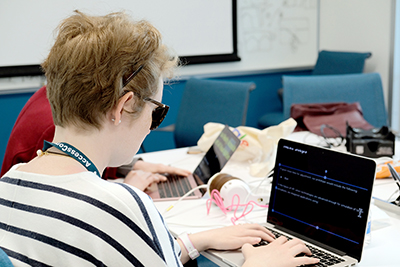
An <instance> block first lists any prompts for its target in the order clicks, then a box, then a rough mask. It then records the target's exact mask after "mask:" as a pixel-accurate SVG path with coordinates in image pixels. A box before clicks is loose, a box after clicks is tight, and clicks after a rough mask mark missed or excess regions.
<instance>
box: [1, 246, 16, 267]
mask: <svg viewBox="0 0 400 267" xmlns="http://www.w3.org/2000/svg"><path fill="white" fill-rule="evenodd" d="M0 266H1V267H13V266H14V265H13V264H12V263H11V261H10V259H9V258H8V255H7V254H6V253H5V252H4V250H2V249H1V248H0Z"/></svg>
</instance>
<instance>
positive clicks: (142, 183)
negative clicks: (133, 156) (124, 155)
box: [124, 164, 167, 191]
mask: <svg viewBox="0 0 400 267" xmlns="http://www.w3.org/2000/svg"><path fill="white" fill-rule="evenodd" d="M135 165H136V164H135ZM166 180H167V177H165V176H164V175H161V174H158V173H152V172H145V171H141V170H137V171H134V170H132V171H130V172H129V173H128V174H127V175H126V177H125V179H124V183H126V184H129V185H132V186H134V187H136V188H139V189H140V190H142V191H144V190H145V189H146V188H147V187H149V186H150V185H151V184H152V183H159V182H162V181H166Z"/></svg>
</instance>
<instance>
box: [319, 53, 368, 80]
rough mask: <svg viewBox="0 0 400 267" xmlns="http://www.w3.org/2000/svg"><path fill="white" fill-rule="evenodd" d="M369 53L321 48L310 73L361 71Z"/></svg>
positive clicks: (349, 72) (325, 73) (326, 73)
mask: <svg viewBox="0 0 400 267" xmlns="http://www.w3.org/2000/svg"><path fill="white" fill-rule="evenodd" d="M370 56H371V53H369V52H367V53H359V52H339V51H326V50H322V51H320V52H319V54H318V59H317V63H316V64H315V66H314V70H313V71H312V75H328V74H351V73H362V72H363V70H364V64H365V60H366V59H367V58H369V57H370Z"/></svg>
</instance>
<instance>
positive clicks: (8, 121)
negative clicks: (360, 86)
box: [0, 71, 310, 162]
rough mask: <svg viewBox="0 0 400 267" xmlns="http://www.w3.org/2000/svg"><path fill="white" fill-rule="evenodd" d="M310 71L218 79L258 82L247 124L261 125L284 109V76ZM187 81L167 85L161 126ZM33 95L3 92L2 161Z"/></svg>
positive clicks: (156, 140) (159, 142) (153, 138)
mask: <svg viewBox="0 0 400 267" xmlns="http://www.w3.org/2000/svg"><path fill="white" fill-rule="evenodd" d="M309 73H310V71H297V72H278V73H268V74H258V75H244V76H234V77H220V78H217V79H223V80H230V81H243V82H249V81H251V82H254V83H255V84H256V89H255V90H254V91H252V92H251V94H250V100H249V108H248V112H247V123H246V124H247V125H248V126H252V127H258V125H257V121H258V118H260V117H261V116H262V115H263V114H264V113H266V112H268V111H274V110H280V109H281V108H282V103H281V101H280V100H279V98H278V95H277V90H278V89H279V88H281V87H282V82H281V78H282V75H286V74H295V75H303V74H309ZM185 84H186V82H185V81H181V82H173V83H172V84H170V85H165V86H164V94H163V103H165V104H167V105H169V106H170V110H169V112H168V116H167V117H166V118H165V120H164V122H163V123H162V125H161V127H163V126H167V125H170V124H173V123H174V121H175V119H176V117H177V114H178V109H179V104H180V102H181V99H182V93H183V90H184V87H185ZM32 94H33V93H21V94H5V95H0V107H1V114H4V115H3V116H2V117H3V119H2V121H1V127H0V162H3V157H4V152H5V150H6V146H7V141H8V138H9V136H10V133H11V129H12V127H13V125H14V123H15V120H16V119H17V117H18V114H19V112H20V111H21V109H22V108H23V106H24V105H25V103H26V101H28V99H29V98H30V97H31V95H32ZM144 147H145V149H146V151H147V152H150V151H157V150H165V149H172V148H174V147H175V143H174V141H173V134H172V133H170V132H156V131H155V132H151V133H150V134H149V135H148V136H147V137H146V139H145V141H144Z"/></svg>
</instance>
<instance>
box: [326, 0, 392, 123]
mask: <svg viewBox="0 0 400 267" xmlns="http://www.w3.org/2000/svg"><path fill="white" fill-rule="evenodd" d="M394 8H395V1H394V0H320V43H319V48H320V50H321V49H326V50H339V51H359V52H371V53H372V57H371V58H369V59H367V61H366V65H365V69H364V72H378V73H380V75H381V78H382V84H383V89H384V94H385V101H386V107H387V109H388V112H389V116H390V110H389V108H390V107H391V103H390V101H389V96H391V87H392V82H391V78H392V59H393V27H394V25H393V22H394V12H393V10H394Z"/></svg>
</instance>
